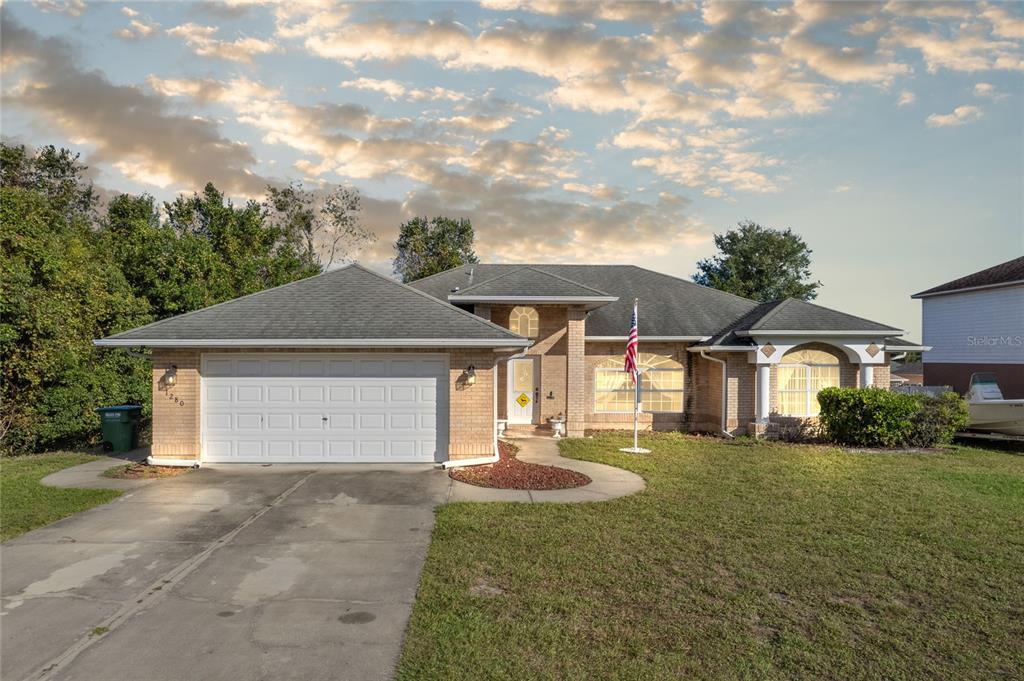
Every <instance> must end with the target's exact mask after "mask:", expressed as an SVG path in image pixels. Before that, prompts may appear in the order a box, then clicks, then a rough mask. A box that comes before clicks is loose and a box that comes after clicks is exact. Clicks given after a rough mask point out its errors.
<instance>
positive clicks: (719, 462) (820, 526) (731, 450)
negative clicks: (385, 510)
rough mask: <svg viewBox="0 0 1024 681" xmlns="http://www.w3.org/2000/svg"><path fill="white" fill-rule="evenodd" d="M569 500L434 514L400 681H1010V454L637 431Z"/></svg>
mask: <svg viewBox="0 0 1024 681" xmlns="http://www.w3.org/2000/svg"><path fill="white" fill-rule="evenodd" d="M626 444H631V442H630V443H627V438H626V437H623V436H620V435H601V436H598V437H595V438H594V439H590V440H569V441H563V442H562V443H561V447H562V452H563V454H564V455H566V456H569V457H573V458H579V459H586V460H588V461H600V462H603V463H609V464H613V465H616V466H620V467H622V468H627V469H629V470H632V471H635V472H637V473H639V474H640V475H642V476H644V478H646V480H647V482H648V489H647V490H646V491H645V492H643V493H641V494H639V495H635V496H632V497H625V498H622V499H618V500H614V501H609V502H603V503H592V504H584V505H556V504H535V505H516V504H469V503H462V504H452V505H448V506H442V507H441V508H440V509H439V510H438V512H437V524H436V527H435V529H434V534H433V542H432V544H431V547H430V551H429V554H428V558H427V564H426V566H425V568H424V573H423V577H422V580H421V583H420V590H419V594H418V596H417V601H416V605H415V608H414V611H413V616H412V620H411V623H410V628H409V631H408V634H407V638H406V643H405V649H404V651H403V655H402V660H401V665H400V669H399V674H398V678H399V679H474V680H478V679H516V680H521V679H544V678H559V679H820V678H832V679H922V678H935V679H958V680H959V679H998V678H1005V679H1010V678H1022V677H1024V455H1022V454H1014V453H1011V452H1006V451H988V450H983V449H975V448H967V447H963V448H957V449H955V450H952V451H950V452H949V453H944V454H913V455H909V454H895V455H894V454H852V453H845V452H842V451H839V450H836V449H827V448H812V447H794V446H788V445H781V444H757V443H752V442H737V443H726V442H723V441H721V440H716V439H710V438H703V439H701V438H693V437H687V436H682V435H677V434H665V435H655V436H648V437H646V438H644V440H643V443H642V444H643V445H644V446H646V447H649V448H651V449H653V450H654V453H653V454H649V455H644V456H642V457H638V456H634V455H627V454H621V453H619V452H618V451H616V450H617V448H618V447H621V446H625V445H626Z"/></svg>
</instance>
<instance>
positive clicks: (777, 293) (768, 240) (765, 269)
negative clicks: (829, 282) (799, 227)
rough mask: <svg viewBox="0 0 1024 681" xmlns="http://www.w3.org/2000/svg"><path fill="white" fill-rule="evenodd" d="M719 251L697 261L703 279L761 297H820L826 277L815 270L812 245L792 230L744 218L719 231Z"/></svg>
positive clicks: (697, 276) (740, 293) (700, 280)
mask: <svg viewBox="0 0 1024 681" xmlns="http://www.w3.org/2000/svg"><path fill="white" fill-rule="evenodd" d="M715 246H716V247H717V248H718V255H716V256H715V257H713V258H710V259H707V260H701V261H700V262H698V263H697V274H695V275H693V280H694V281H695V282H697V283H698V284H702V285H704V286H710V287H711V288H716V289H719V290H720V291H727V292H729V293H734V294H736V295H738V296H743V297H744V298H750V299H752V300H757V301H760V302H765V303H767V302H770V301H773V300H782V299H783V298H797V299H799V300H814V299H815V298H816V297H817V296H818V293H817V289H818V288H819V287H820V286H821V282H819V281H814V280H812V279H811V278H810V276H811V270H810V266H811V252H812V251H811V249H809V248H808V247H807V244H806V243H804V240H803V239H801V238H800V237H799V236H798V235H796V234H794V233H793V232H792V230H789V229H786V230H777V229H771V228H769V227H762V226H761V225H759V224H757V223H756V222H750V221H749V220H748V221H744V222H741V223H739V229H733V230H729V231H728V232H726V233H725V234H716V235H715Z"/></svg>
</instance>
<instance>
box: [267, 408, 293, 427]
mask: <svg viewBox="0 0 1024 681" xmlns="http://www.w3.org/2000/svg"><path fill="white" fill-rule="evenodd" d="M294 427H295V418H294V415H293V414H281V413H275V412H270V413H268V414H267V430H291V429H292V428H294Z"/></svg>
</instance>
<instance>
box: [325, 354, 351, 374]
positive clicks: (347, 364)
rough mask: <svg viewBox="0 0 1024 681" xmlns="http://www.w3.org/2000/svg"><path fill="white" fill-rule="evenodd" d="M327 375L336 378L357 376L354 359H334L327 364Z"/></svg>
mask: <svg viewBox="0 0 1024 681" xmlns="http://www.w3.org/2000/svg"><path fill="white" fill-rule="evenodd" d="M327 375H328V376H331V377H335V378H350V377H352V376H355V375H356V361H355V360H354V359H332V360H329V361H328V362H327Z"/></svg>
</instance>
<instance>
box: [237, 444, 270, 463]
mask: <svg viewBox="0 0 1024 681" xmlns="http://www.w3.org/2000/svg"><path fill="white" fill-rule="evenodd" d="M262 457H263V440H236V441H235V458H236V459H258V458H262Z"/></svg>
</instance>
